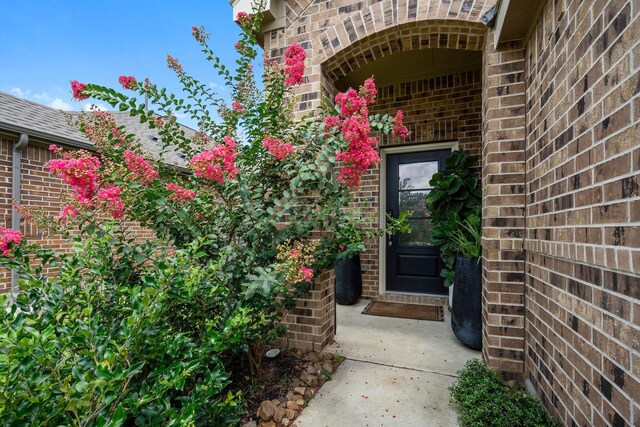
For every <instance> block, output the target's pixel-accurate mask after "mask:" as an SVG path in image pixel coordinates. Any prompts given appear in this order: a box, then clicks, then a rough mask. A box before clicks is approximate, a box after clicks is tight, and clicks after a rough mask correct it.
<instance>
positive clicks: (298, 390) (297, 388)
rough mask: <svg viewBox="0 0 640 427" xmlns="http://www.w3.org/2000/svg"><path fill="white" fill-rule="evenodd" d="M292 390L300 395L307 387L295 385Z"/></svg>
mask: <svg viewBox="0 0 640 427" xmlns="http://www.w3.org/2000/svg"><path fill="white" fill-rule="evenodd" d="M293 391H295V392H296V393H298V394H299V395H300V396H304V392H305V391H307V388H306V387H296V388H294V389H293Z"/></svg>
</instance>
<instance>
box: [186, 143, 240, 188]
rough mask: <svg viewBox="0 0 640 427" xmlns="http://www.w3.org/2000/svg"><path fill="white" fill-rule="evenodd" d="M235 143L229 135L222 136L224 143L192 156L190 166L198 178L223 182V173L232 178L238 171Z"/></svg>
mask: <svg viewBox="0 0 640 427" xmlns="http://www.w3.org/2000/svg"><path fill="white" fill-rule="evenodd" d="M235 161H236V143H235V141H234V140H233V138H231V137H229V136H225V137H224V144H221V145H218V146H216V147H214V148H213V149H211V150H208V151H203V152H202V153H200V154H197V155H195V156H193V158H192V159H191V167H192V168H193V170H194V173H195V174H196V176H197V177H199V178H206V179H211V180H214V181H218V182H220V183H223V182H224V178H225V174H226V176H227V177H229V178H231V179H233V178H235V177H236V175H237V173H238V169H237V168H236V164H235Z"/></svg>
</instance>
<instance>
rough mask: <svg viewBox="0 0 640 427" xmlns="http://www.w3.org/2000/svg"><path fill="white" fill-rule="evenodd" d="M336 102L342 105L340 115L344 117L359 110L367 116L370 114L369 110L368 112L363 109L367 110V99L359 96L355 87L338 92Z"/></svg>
mask: <svg viewBox="0 0 640 427" xmlns="http://www.w3.org/2000/svg"><path fill="white" fill-rule="evenodd" d="M336 104H338V106H339V107H340V115H341V116H342V117H347V116H350V115H352V114H355V113H356V112H358V111H360V112H361V113H363V115H365V116H366V115H368V114H369V112H368V110H367V111H366V113H365V112H364V111H363V110H366V106H367V100H366V99H364V98H362V97H361V96H359V95H358V92H356V91H355V90H354V89H349V90H348V91H346V92H344V93H339V94H337V95H336Z"/></svg>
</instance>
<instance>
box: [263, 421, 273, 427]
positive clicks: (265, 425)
mask: <svg viewBox="0 0 640 427" xmlns="http://www.w3.org/2000/svg"><path fill="white" fill-rule="evenodd" d="M260 427H277V426H276V423H274V422H273V421H267V422H262V423H260Z"/></svg>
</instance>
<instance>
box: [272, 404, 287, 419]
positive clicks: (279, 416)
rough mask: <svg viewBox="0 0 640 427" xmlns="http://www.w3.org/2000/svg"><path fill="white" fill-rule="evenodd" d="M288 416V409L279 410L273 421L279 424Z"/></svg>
mask: <svg viewBox="0 0 640 427" xmlns="http://www.w3.org/2000/svg"><path fill="white" fill-rule="evenodd" d="M286 415H287V409H286V408H282V407H280V408H277V409H276V413H275V414H274V415H273V420H274V421H275V422H277V423H279V422H280V421H282V419H283V418H284V417H285V416H286Z"/></svg>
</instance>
